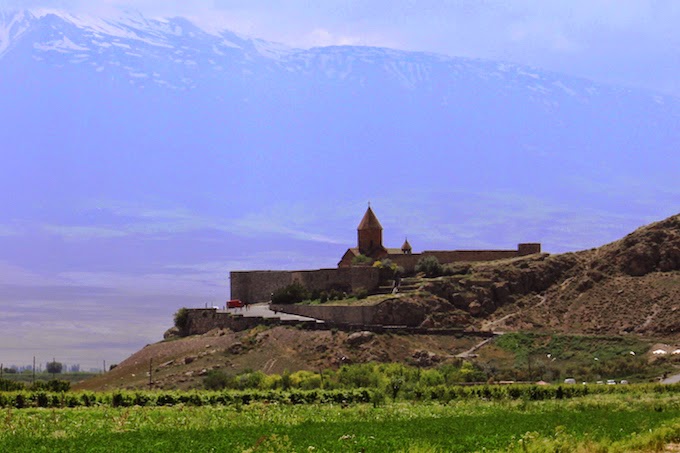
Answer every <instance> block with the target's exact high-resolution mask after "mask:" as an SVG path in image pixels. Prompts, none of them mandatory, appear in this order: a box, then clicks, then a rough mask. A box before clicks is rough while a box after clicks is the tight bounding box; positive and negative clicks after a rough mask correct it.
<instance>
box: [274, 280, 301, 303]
mask: <svg viewBox="0 0 680 453" xmlns="http://www.w3.org/2000/svg"><path fill="white" fill-rule="evenodd" d="M309 297H310V293H309V291H307V288H305V287H304V286H302V285H301V284H300V283H298V282H294V283H292V284H290V285H288V286H285V287H283V288H280V289H277V290H276V291H274V294H272V303H273V304H295V303H298V302H302V301H303V300H308V299H309Z"/></svg>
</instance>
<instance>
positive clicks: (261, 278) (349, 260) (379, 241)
mask: <svg viewBox="0 0 680 453" xmlns="http://www.w3.org/2000/svg"><path fill="white" fill-rule="evenodd" d="M540 252H541V244H538V243H526V244H519V246H518V247H517V249H516V250H429V251H428V250H426V251H423V252H421V253H413V248H412V247H411V244H410V243H409V241H408V239H406V240H404V243H403V244H402V246H401V248H388V247H385V246H384V245H383V227H382V225H381V224H380V221H379V220H378V217H377V216H376V215H375V212H373V209H372V208H371V207H370V206H369V207H368V209H367V210H366V213H365V214H364V216H363V218H362V219H361V222H360V223H359V226H358V227H357V245H356V247H351V248H349V249H347V251H346V252H345V254H344V255H343V256H342V259H341V260H340V262H339V263H338V267H337V268H332V269H317V270H304V271H234V272H231V273H230V279H231V298H232V299H240V300H242V301H244V302H246V303H258V302H267V301H269V300H270V296H271V294H272V293H273V292H274V291H276V290H277V289H279V288H283V287H285V286H287V285H290V284H291V283H294V282H298V283H300V284H302V285H303V286H305V287H306V288H307V289H309V290H320V291H321V290H328V289H340V290H343V291H347V292H353V291H356V290H358V289H360V288H361V289H365V290H367V291H369V292H370V291H373V290H375V289H377V288H378V285H379V280H380V275H379V270H378V269H376V268H374V267H371V266H370V262H371V261H373V260H384V259H386V258H389V259H390V260H391V261H392V262H394V263H396V264H397V265H398V266H401V267H402V268H403V269H404V270H405V271H406V272H413V271H414V269H415V267H416V264H417V263H418V261H419V260H420V259H421V258H423V257H424V256H434V257H435V258H437V260H439V262H440V263H442V264H447V263H453V262H470V261H493V260H498V259H505V258H514V257H518V256H524V255H530V254H533V253H540ZM359 256H364V257H367V258H368V260H362V261H369V262H368V265H367V264H366V263H365V262H364V263H362V264H358V263H357V264H355V261H356V258H357V257H359Z"/></svg>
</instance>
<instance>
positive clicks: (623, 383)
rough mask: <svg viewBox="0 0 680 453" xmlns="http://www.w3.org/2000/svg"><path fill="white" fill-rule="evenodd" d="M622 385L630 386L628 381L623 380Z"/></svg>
mask: <svg viewBox="0 0 680 453" xmlns="http://www.w3.org/2000/svg"><path fill="white" fill-rule="evenodd" d="M620 384H621V385H626V384H628V381H627V380H625V379H623V380H622V381H621V382H620Z"/></svg>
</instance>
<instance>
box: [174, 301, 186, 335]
mask: <svg viewBox="0 0 680 453" xmlns="http://www.w3.org/2000/svg"><path fill="white" fill-rule="evenodd" d="M175 327H177V328H178V329H179V331H180V332H185V331H186V329H187V327H189V310H188V309H186V308H184V307H182V308H180V309H179V310H177V313H175Z"/></svg>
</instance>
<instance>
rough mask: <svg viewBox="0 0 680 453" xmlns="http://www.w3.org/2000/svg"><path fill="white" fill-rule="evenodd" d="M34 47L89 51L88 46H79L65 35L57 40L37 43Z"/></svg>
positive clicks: (65, 51) (45, 49)
mask: <svg viewBox="0 0 680 453" xmlns="http://www.w3.org/2000/svg"><path fill="white" fill-rule="evenodd" d="M33 48H34V49H37V50H42V51H44V52H48V51H55V52H59V53H69V52H71V51H74V50H76V51H81V52H82V51H89V50H90V49H88V48H87V47H83V46H79V45H78V44H76V43H74V42H73V41H71V40H70V39H68V37H66V36H64V37H63V38H62V39H59V40H56V41H50V42H47V43H45V44H40V43H35V44H33Z"/></svg>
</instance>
